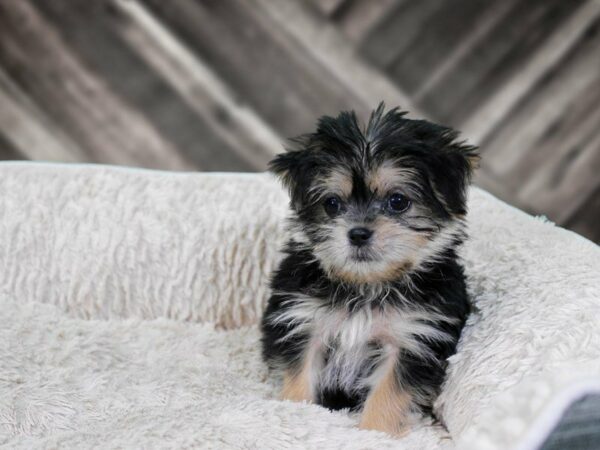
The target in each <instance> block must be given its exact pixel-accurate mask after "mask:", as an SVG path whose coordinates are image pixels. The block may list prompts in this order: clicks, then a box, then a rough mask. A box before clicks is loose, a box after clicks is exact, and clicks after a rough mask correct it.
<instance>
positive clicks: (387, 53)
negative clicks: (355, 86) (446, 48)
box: [358, 0, 445, 69]
mask: <svg viewBox="0 0 600 450" xmlns="http://www.w3.org/2000/svg"><path fill="white" fill-rule="evenodd" d="M444 3H445V2H442V1H438V0H420V1H410V0H408V1H403V2H399V3H398V4H397V5H395V6H394V7H393V8H392V9H391V11H389V13H388V14H387V16H386V17H385V18H384V19H383V20H381V21H380V22H379V23H378V24H377V27H375V28H373V29H372V31H371V32H370V33H368V34H367V35H366V36H365V38H364V40H363V41H362V42H361V43H360V45H359V47H358V49H359V51H360V53H361V54H362V55H364V56H365V58H367V59H368V60H369V61H371V62H372V63H373V64H375V65H376V66H377V67H379V68H383V69H387V68H389V66H390V65H392V64H393V63H394V61H396V59H397V58H398V55H400V54H402V53H404V52H405V51H406V49H407V48H409V46H410V45H411V43H412V42H413V40H414V39H415V38H416V37H417V36H420V35H421V34H422V33H423V32H424V28H423V24H424V23H425V22H426V21H427V20H428V18H429V17H431V16H432V15H433V14H435V12H436V11H438V10H440V9H441V8H442V7H443V6H444Z"/></svg>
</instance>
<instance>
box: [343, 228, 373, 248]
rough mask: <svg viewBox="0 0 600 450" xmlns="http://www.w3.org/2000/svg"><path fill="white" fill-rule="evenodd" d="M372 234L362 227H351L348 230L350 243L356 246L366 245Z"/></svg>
mask: <svg viewBox="0 0 600 450" xmlns="http://www.w3.org/2000/svg"><path fill="white" fill-rule="evenodd" d="M372 235H373V232H372V231H371V230H369V229H368V228H364V227H357V228H352V229H351V230H350V231H348V239H350V243H351V244H352V245H356V246H357V247H360V246H363V245H366V244H367V243H368V242H369V240H370V239H371V236H372Z"/></svg>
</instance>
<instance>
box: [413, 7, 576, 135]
mask: <svg viewBox="0 0 600 450" xmlns="http://www.w3.org/2000/svg"><path fill="white" fill-rule="evenodd" d="M578 3H580V2H579V0H573V1H569V2H565V1H563V0H529V1H527V2H517V3H516V4H515V7H514V8H511V9H510V11H508V13H507V14H506V15H504V16H503V17H502V19H501V20H500V21H499V22H498V23H497V24H496V25H495V26H494V27H492V29H491V30H490V31H489V32H488V33H487V34H486V35H485V37H484V38H482V39H481V40H479V42H478V43H477V45H476V46H475V47H474V48H473V49H472V51H471V52H470V53H468V54H466V55H465V57H464V58H462V60H461V61H460V64H456V65H455V66H454V70H451V71H449V72H448V73H447V74H446V75H445V76H444V77H443V78H442V79H441V80H439V81H438V83H437V84H436V85H435V86H434V87H433V88H432V89H430V90H429V91H428V92H427V93H426V95H423V96H422V97H421V99H420V102H419V104H420V105H421V107H422V108H424V109H425V110H428V111H429V110H430V111H435V117H437V118H438V119H439V120H441V121H443V122H445V123H449V124H451V125H454V126H460V125H461V124H462V123H463V122H464V121H465V120H466V118H467V117H469V116H471V115H472V114H476V111H477V109H478V107H479V106H480V105H481V104H482V103H484V101H485V99H486V98H487V97H488V96H489V95H490V94H492V93H493V92H494V91H495V90H497V89H499V88H500V87H501V86H502V84H503V83H504V82H505V81H506V80H507V79H509V78H510V77H511V76H512V75H513V74H517V75H518V68H519V67H520V66H521V65H522V64H523V63H524V62H526V61H527V59H528V58H529V57H530V55H531V54H532V53H534V52H535V51H536V50H537V49H538V48H539V47H540V46H541V45H542V44H543V42H544V41H545V39H546V38H547V37H548V36H549V35H550V34H551V33H552V31H553V30H555V29H556V28H557V27H559V26H560V25H561V23H562V22H563V21H564V20H566V18H568V16H569V14H571V13H572V12H573V10H574V6H577V4H578Z"/></svg>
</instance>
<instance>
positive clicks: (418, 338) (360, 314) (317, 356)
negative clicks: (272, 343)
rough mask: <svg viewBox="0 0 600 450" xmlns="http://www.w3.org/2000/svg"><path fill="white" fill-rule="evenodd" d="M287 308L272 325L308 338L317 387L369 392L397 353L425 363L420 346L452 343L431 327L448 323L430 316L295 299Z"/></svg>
mask: <svg viewBox="0 0 600 450" xmlns="http://www.w3.org/2000/svg"><path fill="white" fill-rule="evenodd" d="M286 306H287V307H286V308H285V309H284V310H283V311H282V312H281V313H280V314H279V315H278V316H277V317H276V318H275V320H276V321H277V322H279V321H281V322H286V323H288V324H290V325H292V326H293V327H292V328H291V330H290V332H289V333H288V336H291V335H294V334H296V333H302V334H307V335H309V336H310V338H309V343H308V345H307V348H306V350H305V358H307V359H309V360H308V361H306V364H307V365H309V366H310V368H311V372H312V374H313V375H312V378H313V380H314V382H315V383H317V384H319V385H320V386H322V387H334V386H337V387H340V388H342V389H345V390H347V391H351V390H352V389H361V388H363V387H368V386H370V385H372V383H374V382H375V381H376V379H377V377H378V370H377V368H378V367H380V366H382V365H383V363H384V362H385V361H388V360H389V359H390V358H397V357H398V355H399V353H400V351H401V350H404V351H406V352H409V353H412V354H413V355H415V356H418V357H421V358H429V357H432V356H433V355H432V354H431V351H430V349H429V347H428V346H427V345H426V344H425V343H424V342H426V341H429V342H430V341H434V340H448V339H451V337H450V336H449V335H448V334H446V333H445V332H443V331H442V330H440V329H439V326H436V325H437V324H438V323H439V322H442V321H444V320H447V319H446V318H445V316H443V315H441V314H439V313H437V312H435V311H432V310H425V309H419V308H414V307H412V308H408V307H404V308H401V307H392V306H387V307H385V308H379V307H376V308H372V307H371V306H370V305H367V306H365V307H363V308H361V309H359V310H357V311H353V312H349V311H347V310H346V309H345V308H343V307H337V308H332V307H330V306H328V305H326V304H324V302H323V301H322V300H320V299H316V298H313V297H309V296H297V297H296V298H294V299H293V300H290V303H289V305H286ZM366 374H368V376H366Z"/></svg>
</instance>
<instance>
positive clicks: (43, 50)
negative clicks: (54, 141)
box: [0, 1, 191, 170]
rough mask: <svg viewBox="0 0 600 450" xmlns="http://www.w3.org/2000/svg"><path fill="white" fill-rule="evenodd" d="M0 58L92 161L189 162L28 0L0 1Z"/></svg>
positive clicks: (181, 164)
mask: <svg viewBox="0 0 600 450" xmlns="http://www.w3.org/2000/svg"><path fill="white" fill-rule="evenodd" d="M0 64H2V65H3V66H4V67H5V70H6V72H7V73H8V74H9V75H10V76H11V77H13V79H14V80H15V82H16V83H17V84H18V85H19V86H20V87H21V88H22V89H23V90H24V91H27V92H28V93H29V94H30V96H31V98H32V99H34V101H35V102H36V103H37V104H38V105H40V107H41V108H43V109H44V110H45V111H47V112H48V114H49V115H50V116H52V117H54V118H55V119H56V120H57V121H59V122H61V123H62V124H63V126H64V130H65V132H66V133H68V134H69V135H70V136H72V138H73V140H74V141H75V142H77V144H78V145H79V146H80V147H81V148H82V150H83V151H85V152H86V154H88V155H89V156H90V159H91V160H92V161H100V162H107V163H114V164H125V165H140V162H142V161H143V165H145V166H147V167H164V168H169V169H179V170H180V169H189V168H191V165H190V164H189V163H187V162H186V161H185V160H184V159H183V158H181V157H180V156H179V155H178V153H177V152H176V151H175V149H174V148H173V147H172V146H171V145H170V144H169V143H168V142H167V141H165V140H164V139H163V137H162V136H160V135H159V134H158V133H157V132H156V130H155V129H154V128H153V127H152V126H151V125H150V124H149V123H148V122H147V120H146V119H145V118H144V117H143V115H142V114H140V113H139V112H138V111H135V110H132V109H131V108H129V107H128V106H127V105H126V104H124V103H123V102H121V101H120V100H119V99H118V98H117V97H115V95H114V94H113V93H112V92H111V91H110V89H108V88H107V86H106V85H105V84H103V83H102V81H101V80H99V79H98V78H97V77H96V76H95V75H94V74H93V73H92V72H91V71H90V70H88V69H87V68H86V67H85V66H84V65H83V64H81V62H80V61H79V60H77V59H76V58H75V57H74V56H73V54H72V53H71V52H70V51H69V48H68V46H67V45H66V43H65V42H64V41H63V40H62V39H61V38H60V36H59V35H58V34H57V33H56V32H55V30H54V29H53V28H52V27H51V26H49V25H48V23H47V22H46V21H45V20H44V19H43V18H42V17H41V16H40V15H39V14H38V13H37V11H36V10H35V9H34V8H33V7H32V6H31V4H30V3H29V2H26V1H19V2H0Z"/></svg>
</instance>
